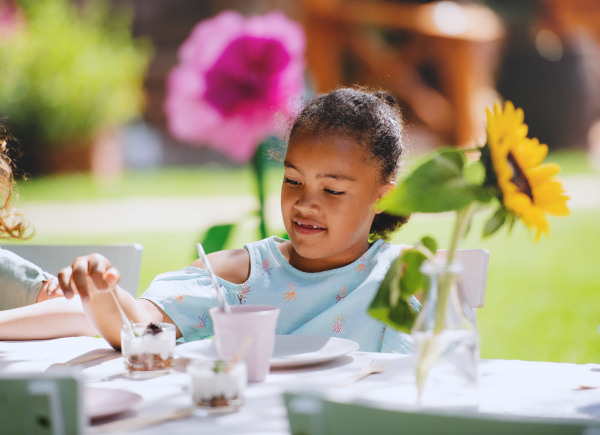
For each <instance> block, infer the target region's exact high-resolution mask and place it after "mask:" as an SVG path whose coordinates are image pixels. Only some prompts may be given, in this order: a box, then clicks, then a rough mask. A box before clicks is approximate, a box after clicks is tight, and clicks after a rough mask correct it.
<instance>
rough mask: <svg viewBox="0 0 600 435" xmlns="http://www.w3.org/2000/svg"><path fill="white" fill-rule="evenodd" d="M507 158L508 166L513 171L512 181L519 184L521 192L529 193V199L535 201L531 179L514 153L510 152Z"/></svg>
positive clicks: (516, 184)
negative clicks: (528, 178) (530, 183)
mask: <svg viewBox="0 0 600 435" xmlns="http://www.w3.org/2000/svg"><path fill="white" fill-rule="evenodd" d="M506 160H507V162H508V167H509V168H510V170H511V172H512V177H511V179H510V181H512V182H513V184H514V185H515V186H517V188H518V189H519V191H520V192H521V193H524V194H525V195H527V196H528V197H529V199H531V201H532V202H533V192H532V191H531V186H530V185H529V180H527V177H526V176H525V173H524V172H523V171H522V170H521V168H520V167H519V164H518V163H517V159H515V156H513V155H512V153H510V152H509V153H508V156H507V158H506Z"/></svg>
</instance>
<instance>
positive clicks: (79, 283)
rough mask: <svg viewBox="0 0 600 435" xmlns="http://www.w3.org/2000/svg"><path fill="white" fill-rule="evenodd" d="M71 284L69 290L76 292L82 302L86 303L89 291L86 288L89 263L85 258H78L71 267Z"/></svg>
mask: <svg viewBox="0 0 600 435" xmlns="http://www.w3.org/2000/svg"><path fill="white" fill-rule="evenodd" d="M71 269H72V271H73V272H72V274H71V283H72V285H71V283H69V288H71V289H73V287H75V289H76V290H77V293H79V296H81V300H82V301H87V300H89V298H90V289H89V288H88V279H87V278H88V269H89V263H88V260H87V258H86V257H78V258H77V259H75V261H74V262H73V264H72V265H71Z"/></svg>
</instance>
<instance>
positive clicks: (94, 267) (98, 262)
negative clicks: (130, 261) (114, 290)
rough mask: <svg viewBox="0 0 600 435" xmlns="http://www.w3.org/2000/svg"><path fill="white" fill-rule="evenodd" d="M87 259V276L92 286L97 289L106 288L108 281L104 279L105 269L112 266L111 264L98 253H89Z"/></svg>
mask: <svg viewBox="0 0 600 435" xmlns="http://www.w3.org/2000/svg"><path fill="white" fill-rule="evenodd" d="M88 259H89V260H88V271H89V277H90V278H91V280H92V282H93V283H94V286H95V287H96V288H97V289H98V290H105V289H108V288H109V283H108V282H107V280H106V271H107V270H108V269H110V268H111V267H112V264H110V261H108V260H107V259H106V258H104V257H103V256H102V255H100V254H93V255H89V256H88Z"/></svg>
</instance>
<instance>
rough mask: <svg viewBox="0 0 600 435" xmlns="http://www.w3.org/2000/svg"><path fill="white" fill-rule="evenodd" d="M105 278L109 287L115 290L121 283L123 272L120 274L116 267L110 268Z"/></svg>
mask: <svg viewBox="0 0 600 435" xmlns="http://www.w3.org/2000/svg"><path fill="white" fill-rule="evenodd" d="M105 278H106V282H107V283H108V285H109V287H110V288H114V287H116V286H117V284H118V283H119V281H121V272H119V270H118V269H117V268H116V267H114V266H110V268H109V269H108V270H107V271H106V274H105Z"/></svg>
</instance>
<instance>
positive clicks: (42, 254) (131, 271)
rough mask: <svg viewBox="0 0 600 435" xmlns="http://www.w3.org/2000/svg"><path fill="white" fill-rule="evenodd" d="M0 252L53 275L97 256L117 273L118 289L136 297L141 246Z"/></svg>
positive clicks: (35, 247) (14, 248)
mask: <svg viewBox="0 0 600 435" xmlns="http://www.w3.org/2000/svg"><path fill="white" fill-rule="evenodd" d="M0 247H2V249H6V250H8V251H12V252H14V253H15V254H17V255H18V256H20V257H23V258H24V259H26V260H28V261H31V262H32V263H33V264H36V265H37V266H39V267H40V268H42V269H43V270H44V271H46V272H48V273H51V274H53V275H55V276H56V275H57V274H58V272H59V271H60V270H61V269H62V268H64V267H66V266H70V265H71V264H72V263H73V261H74V260H75V258H77V257H81V256H83V255H87V254H94V253H98V254H101V255H103V256H105V257H106V258H108V259H109V260H110V262H111V263H112V264H113V266H115V267H116V268H117V269H119V272H121V282H120V284H119V285H120V286H121V287H122V288H123V289H125V290H127V291H128V292H129V293H131V294H132V295H133V296H134V297H136V296H137V290H138V282H139V279H140V268H141V265H142V252H143V247H142V245H138V244H137V243H123V244H109V245H23V244H19V245H1V246H0Z"/></svg>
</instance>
